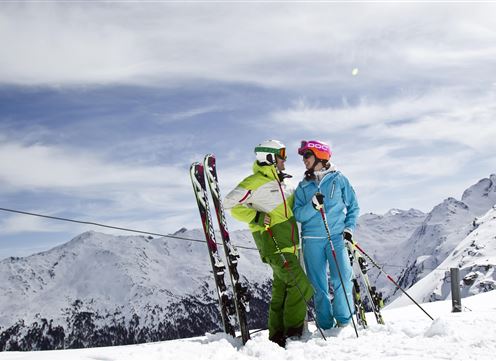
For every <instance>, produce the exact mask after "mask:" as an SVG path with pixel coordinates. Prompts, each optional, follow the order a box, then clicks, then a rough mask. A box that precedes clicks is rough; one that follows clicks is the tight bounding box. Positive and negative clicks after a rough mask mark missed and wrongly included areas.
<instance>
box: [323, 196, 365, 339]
mask: <svg viewBox="0 0 496 361" xmlns="http://www.w3.org/2000/svg"><path fill="white" fill-rule="evenodd" d="M320 215H321V216H322V221H323V222H324V227H325V229H326V232H327V238H328V239H329V243H330V244H331V251H332V257H333V258H334V262H336V268H337V270H338V275H339V280H340V281H341V287H342V288H343V292H344V299H345V300H346V304H347V305H348V310H349V311H350V316H351V322H353V327H354V328H355V334H356V337H357V338H358V330H357V326H356V324H355V319H354V318H353V312H351V306H350V300H349V299H348V295H347V294H346V289H345V287H344V281H343V276H342V275H341V270H340V269H339V264H338V258H337V256H336V250H335V249H334V244H333V242H332V239H331V231H329V225H328V224H327V217H326V214H325V210H324V205H323V204H322V206H321V207H320Z"/></svg>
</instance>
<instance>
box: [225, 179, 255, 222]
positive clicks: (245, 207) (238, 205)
mask: <svg viewBox="0 0 496 361" xmlns="http://www.w3.org/2000/svg"><path fill="white" fill-rule="evenodd" d="M250 197H251V191H250V190H248V189H245V188H243V187H240V186H237V187H236V188H234V189H233V190H232V191H231V192H229V194H228V195H227V196H226V197H225V198H224V208H225V209H230V210H231V215H232V216H233V217H234V218H235V219H237V220H238V221H241V222H245V223H251V222H252V221H253V220H254V219H255V217H256V215H257V211H256V210H255V209H253V208H251V207H249V203H248V201H249V199H250Z"/></svg>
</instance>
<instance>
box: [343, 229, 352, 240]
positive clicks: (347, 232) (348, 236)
mask: <svg viewBox="0 0 496 361" xmlns="http://www.w3.org/2000/svg"><path fill="white" fill-rule="evenodd" d="M343 238H344V239H345V240H346V241H348V242H352V241H353V234H352V233H351V231H350V230H348V229H345V230H344V232H343Z"/></svg>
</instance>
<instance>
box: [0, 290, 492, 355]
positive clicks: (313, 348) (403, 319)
mask: <svg viewBox="0 0 496 361" xmlns="http://www.w3.org/2000/svg"><path fill="white" fill-rule="evenodd" d="M464 305H465V306H466V307H465V311H464V312H461V313H450V310H451V303H450V302H449V301H440V302H435V303H428V304H425V305H423V307H425V308H426V309H427V310H428V312H430V313H431V314H432V315H433V316H434V321H431V320H430V319H429V318H427V317H426V316H425V314H423V313H422V311H420V310H418V308H417V307H416V306H414V305H409V306H406V307H402V308H397V309H393V310H386V311H385V312H384V318H385V320H386V325H385V326H379V325H375V324H372V325H371V326H370V328H369V329H367V330H364V329H360V330H359V338H358V339H357V338H356V336H355V334H354V331H353V329H351V328H350V327H348V328H346V329H344V330H342V331H341V332H340V333H337V332H336V331H335V330H334V331H332V332H327V334H328V337H327V341H324V340H323V339H322V338H321V337H320V335H319V334H318V332H316V331H315V329H314V327H313V325H312V324H310V330H311V331H313V332H311V333H310V332H309V333H308V334H307V335H304V338H303V339H302V340H301V341H289V342H288V344H287V346H286V349H282V348H280V347H279V346H277V345H276V344H274V343H272V342H270V341H268V339H267V332H266V331H264V332H260V333H256V334H254V335H253V336H252V340H250V341H248V343H247V344H246V345H245V346H243V345H242V344H241V341H240V340H239V339H233V338H232V337H230V336H227V335H225V334H223V333H219V334H207V335H205V336H203V337H196V338H190V339H182V340H173V341H164V342H156V343H149V344H141V345H133V346H118V347H102V348H89V349H78V350H62V351H42V352H39V351H38V352H1V353H0V360H141V359H147V360H149V359H151V360H159V359H162V360H205V359H214V360H266V359H270V360H405V359H409V360H420V359H422V360H425V359H427V360H467V359H477V360H491V359H494V354H496V327H494V324H495V323H496V291H492V292H487V293H484V294H479V295H477V296H472V297H469V298H466V299H464ZM469 309H470V311H469ZM368 316H369V317H370V318H371V319H373V316H371V315H368Z"/></svg>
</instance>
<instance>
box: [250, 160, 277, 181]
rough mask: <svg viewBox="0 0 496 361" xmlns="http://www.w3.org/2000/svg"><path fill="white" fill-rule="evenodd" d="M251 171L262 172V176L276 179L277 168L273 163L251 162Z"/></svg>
mask: <svg viewBox="0 0 496 361" xmlns="http://www.w3.org/2000/svg"><path fill="white" fill-rule="evenodd" d="M253 173H254V174H255V173H262V174H263V175H264V176H266V177H267V178H270V179H274V180H276V179H277V168H276V166H275V165H273V164H271V165H260V164H259V163H258V161H255V163H253Z"/></svg>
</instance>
